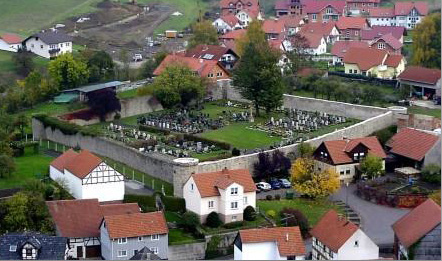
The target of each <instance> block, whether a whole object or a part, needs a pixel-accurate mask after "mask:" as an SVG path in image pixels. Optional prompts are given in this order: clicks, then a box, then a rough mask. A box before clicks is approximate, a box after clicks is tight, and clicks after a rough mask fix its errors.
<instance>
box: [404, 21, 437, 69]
mask: <svg viewBox="0 0 442 261" xmlns="http://www.w3.org/2000/svg"><path fill="white" fill-rule="evenodd" d="M440 15H441V14H440V13H434V14H431V15H428V16H426V17H425V18H424V19H423V20H422V21H421V22H420V23H419V24H418V25H416V28H415V29H414V30H413V46H412V50H413V53H412V58H411V63H412V64H413V65H419V66H424V67H430V68H440V62H441V52H440V44H441V42H440V34H441V30H440V26H441V25H440V23H441V20H440V19H441V17H440Z"/></svg>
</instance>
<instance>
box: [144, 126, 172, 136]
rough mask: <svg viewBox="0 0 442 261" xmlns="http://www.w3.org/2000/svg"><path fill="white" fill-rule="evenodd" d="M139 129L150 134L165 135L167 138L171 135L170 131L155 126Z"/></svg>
mask: <svg viewBox="0 0 442 261" xmlns="http://www.w3.org/2000/svg"><path fill="white" fill-rule="evenodd" d="M138 128H139V129H140V131H147V132H150V133H157V134H164V135H166V136H167V135H169V134H170V131H169V130H163V129H160V128H157V127H153V126H147V125H139V126H138Z"/></svg>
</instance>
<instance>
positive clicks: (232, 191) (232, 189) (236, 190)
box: [230, 188, 238, 195]
mask: <svg viewBox="0 0 442 261" xmlns="http://www.w3.org/2000/svg"><path fill="white" fill-rule="evenodd" d="M230 195H238V188H230Z"/></svg>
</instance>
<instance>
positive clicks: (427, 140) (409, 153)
mask: <svg viewBox="0 0 442 261" xmlns="http://www.w3.org/2000/svg"><path fill="white" fill-rule="evenodd" d="M439 138H440V137H439V136H436V135H433V134H430V133H428V132H424V131H421V130H416V129H412V128H403V129H401V130H400V131H399V132H398V133H396V134H395V135H394V136H393V137H391V139H390V140H389V141H388V142H387V144H386V145H387V147H389V148H390V152H391V153H394V154H397V155H400V156H403V157H406V158H410V159H413V160H416V161H421V160H423V159H424V157H425V154H427V152H428V151H429V150H430V149H431V148H432V147H433V146H434V144H435V143H436V142H437V140H438V139H439Z"/></svg>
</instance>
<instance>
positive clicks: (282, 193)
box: [256, 189, 293, 199]
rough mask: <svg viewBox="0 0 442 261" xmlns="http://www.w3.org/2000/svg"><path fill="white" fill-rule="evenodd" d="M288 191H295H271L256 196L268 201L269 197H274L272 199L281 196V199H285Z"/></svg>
mask: <svg viewBox="0 0 442 261" xmlns="http://www.w3.org/2000/svg"><path fill="white" fill-rule="evenodd" d="M287 190H292V191H293V189H276V190H273V189H272V190H269V191H262V192H259V193H257V194H256V199H266V196H267V195H272V197H273V198H274V197H275V196H276V195H280V196H281V198H285V192H286V191H287Z"/></svg>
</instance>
